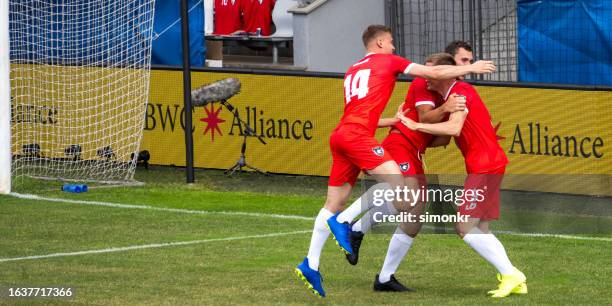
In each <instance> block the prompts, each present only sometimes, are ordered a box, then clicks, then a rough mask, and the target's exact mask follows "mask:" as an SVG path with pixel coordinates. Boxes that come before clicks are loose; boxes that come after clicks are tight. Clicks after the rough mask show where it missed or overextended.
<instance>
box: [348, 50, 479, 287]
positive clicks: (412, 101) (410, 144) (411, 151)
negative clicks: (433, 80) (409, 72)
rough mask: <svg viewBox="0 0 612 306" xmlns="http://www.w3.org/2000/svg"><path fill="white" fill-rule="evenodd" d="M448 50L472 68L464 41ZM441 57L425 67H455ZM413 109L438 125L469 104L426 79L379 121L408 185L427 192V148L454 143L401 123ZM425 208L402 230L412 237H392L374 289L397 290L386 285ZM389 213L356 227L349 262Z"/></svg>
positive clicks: (368, 215)
mask: <svg viewBox="0 0 612 306" xmlns="http://www.w3.org/2000/svg"><path fill="white" fill-rule="evenodd" d="M445 50H446V51H447V52H448V53H450V54H451V55H453V58H454V59H455V62H456V64H457V65H458V66H464V65H469V64H471V63H472V61H473V59H474V57H473V53H472V47H471V46H470V44H468V43H467V42H464V41H453V42H451V43H450V44H448V46H447V47H446V49H445ZM441 56H442V55H441V54H434V55H431V56H429V57H428V58H427V60H426V62H425V64H426V65H432V62H434V61H435V62H438V63H441V64H444V65H453V64H454V63H453V62H452V61H446V62H440V60H441V58H440V57H441ZM458 79H463V76H460V77H458ZM410 109H413V110H414V109H416V110H417V111H416V112H409V113H408V114H407V115H406V116H407V117H409V118H411V119H412V120H414V121H420V122H429V123H437V122H441V121H443V120H445V118H448V116H449V114H450V113H453V112H456V111H463V110H464V109H465V102H464V101H463V102H461V101H458V100H457V99H454V98H450V99H449V100H447V101H446V102H445V103H444V101H442V99H441V97H440V95H439V94H437V93H436V92H434V91H430V90H428V89H427V81H426V79H424V78H419V77H417V78H415V79H414V80H413V81H412V83H411V84H410V89H409V90H408V93H407V95H406V99H405V102H404V103H403V104H402V105H400V108H399V109H398V115H397V116H396V118H385V119H381V120H380V121H379V126H388V125H391V129H390V131H389V135H388V136H387V137H386V138H385V139H384V140H383V142H382V146H383V148H384V149H385V150H387V152H389V153H390V154H391V156H392V157H393V159H394V160H395V161H396V162H397V164H398V165H399V167H400V170H401V171H402V174H403V175H404V177H405V179H404V183H405V185H407V186H411V187H410V188H412V189H414V188H422V190H425V189H424V188H426V184H427V182H426V180H425V176H424V169H423V162H422V156H423V154H424V153H425V150H426V149H427V147H436V146H446V145H447V144H448V143H449V142H450V136H438V137H435V138H434V137H433V136H432V135H431V134H427V133H422V132H417V131H412V130H410V129H408V128H407V127H406V126H404V125H403V124H401V123H400V122H399V120H398V119H397V117H398V116H399V114H405V112H406V111H407V110H410ZM423 205H424V204H423V203H420V202H419V203H417V204H416V205H415V206H416V207H414V208H413V209H412V210H411V211H410V213H411V214H412V215H414V216H415V219H414V221H412V222H410V223H409V224H405V225H404V227H403V228H402V230H403V231H404V232H405V233H406V234H407V235H408V236H405V235H393V236H392V237H391V241H390V242H389V248H388V251H387V255H386V257H385V261H384V264H383V267H382V269H381V271H380V274H379V276H378V278H377V280H376V281H375V285H374V290H385V289H388V290H393V289H394V287H392V286H391V287H388V286H384V284H385V282H387V281H389V280H390V279H391V276H393V275H394V274H395V272H396V271H397V268H398V267H399V265H400V263H401V262H402V259H403V258H404V257H405V256H406V254H407V253H408V251H409V250H410V247H411V246H412V243H413V239H414V238H415V237H416V235H417V234H418V232H419V231H420V229H421V223H420V222H419V219H418V217H419V215H420V214H422V212H423V210H424V209H425V207H424V206H423ZM385 210H386V211H385ZM388 211H389V209H388V208H385V207H381V208H375V209H371V210H369V211H368V212H367V213H366V214H364V216H363V217H362V218H360V219H359V220H358V221H357V222H355V223H354V224H353V225H352V227H351V236H350V238H351V247H352V248H353V253H352V254H349V255H347V256H346V257H347V259H348V261H349V263H351V264H353V265H355V264H357V261H358V259H359V248H360V246H361V242H362V240H363V237H364V235H365V233H367V232H368V231H369V230H370V228H371V226H372V224H374V223H376V222H375V219H374V215H375V214H377V213H379V212H383V213H388Z"/></svg>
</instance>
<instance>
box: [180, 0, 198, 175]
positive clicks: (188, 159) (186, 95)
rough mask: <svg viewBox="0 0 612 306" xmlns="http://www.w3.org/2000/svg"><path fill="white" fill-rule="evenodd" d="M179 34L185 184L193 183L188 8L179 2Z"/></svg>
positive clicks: (183, 0)
mask: <svg viewBox="0 0 612 306" xmlns="http://www.w3.org/2000/svg"><path fill="white" fill-rule="evenodd" d="M181 20H182V22H181V33H182V41H183V49H182V50H183V100H184V103H185V170H186V174H187V183H193V182H194V181H195V178H194V173H193V130H192V126H193V124H192V123H191V121H192V116H193V115H192V109H193V107H192V106H191V59H190V58H189V52H190V49H189V8H188V6H187V0H181Z"/></svg>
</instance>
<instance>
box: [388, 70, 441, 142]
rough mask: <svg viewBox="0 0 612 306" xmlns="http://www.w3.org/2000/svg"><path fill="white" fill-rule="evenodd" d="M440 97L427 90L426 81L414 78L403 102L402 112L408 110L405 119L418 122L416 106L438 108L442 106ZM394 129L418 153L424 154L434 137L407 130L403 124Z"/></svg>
mask: <svg viewBox="0 0 612 306" xmlns="http://www.w3.org/2000/svg"><path fill="white" fill-rule="evenodd" d="M442 102H443V101H442V97H440V95H439V94H437V93H435V92H433V91H429V90H427V80H425V79H424V78H415V79H414V80H413V81H412V83H411V84H410V89H408V93H407V94H406V99H405V101H404V107H403V108H402V110H404V111H405V110H407V109H410V111H409V112H408V113H407V114H406V117H408V118H410V119H412V120H414V121H416V122H419V112H418V110H417V109H416V108H417V106H420V105H431V106H433V107H434V108H436V107H438V106H440V105H441V104H442ZM395 128H397V129H398V130H400V132H402V134H404V136H406V138H408V140H409V141H410V143H411V144H412V145H414V148H415V149H416V150H417V151H418V152H420V153H424V152H425V150H426V149H427V145H429V142H431V140H432V138H433V137H434V136H433V135H431V134H428V133H422V132H417V131H413V130H411V129H409V128H408V127H406V126H405V125H404V124H402V123H401V122H400V123H397V124H396V125H395Z"/></svg>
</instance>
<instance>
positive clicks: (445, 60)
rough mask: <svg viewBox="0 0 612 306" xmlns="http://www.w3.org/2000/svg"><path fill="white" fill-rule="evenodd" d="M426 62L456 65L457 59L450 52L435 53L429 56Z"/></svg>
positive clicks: (435, 64)
mask: <svg viewBox="0 0 612 306" xmlns="http://www.w3.org/2000/svg"><path fill="white" fill-rule="evenodd" d="M425 61H426V62H430V63H432V64H433V65H434V66H438V65H453V66H454V65H456V64H457V63H456V62H455V59H454V58H453V56H452V55H450V54H448V53H434V54H432V55H430V56H428V57H427V59H426V60H425Z"/></svg>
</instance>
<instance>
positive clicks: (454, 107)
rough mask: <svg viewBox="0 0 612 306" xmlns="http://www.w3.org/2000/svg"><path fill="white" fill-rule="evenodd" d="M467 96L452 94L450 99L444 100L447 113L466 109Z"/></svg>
mask: <svg viewBox="0 0 612 306" xmlns="http://www.w3.org/2000/svg"><path fill="white" fill-rule="evenodd" d="M465 103H466V100H465V96H461V95H458V94H451V95H450V96H449V97H448V100H446V102H444V104H443V107H444V111H445V112H447V113H454V112H461V111H464V110H465Z"/></svg>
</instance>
